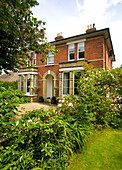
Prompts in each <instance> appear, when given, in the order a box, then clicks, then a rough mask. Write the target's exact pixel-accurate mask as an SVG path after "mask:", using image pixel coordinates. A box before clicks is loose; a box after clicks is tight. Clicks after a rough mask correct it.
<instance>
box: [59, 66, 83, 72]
mask: <svg viewBox="0 0 122 170" xmlns="http://www.w3.org/2000/svg"><path fill="white" fill-rule="evenodd" d="M73 70H84V67H70V68H60V69H59V71H60V72H61V71H73Z"/></svg>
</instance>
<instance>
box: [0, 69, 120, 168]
mask: <svg viewBox="0 0 122 170" xmlns="http://www.w3.org/2000/svg"><path fill="white" fill-rule="evenodd" d="M82 74H83V75H82V78H81V79H80V80H79V82H78V95H77V96H76V95H67V96H65V97H64V98H62V99H60V100H59V103H58V105H57V107H56V110H55V112H53V111H52V110H49V111H44V110H42V109H41V110H34V111H32V112H28V113H27V114H25V115H23V116H22V117H21V118H20V119H19V120H16V118H15V116H14V115H15V110H16V107H17V103H19V98H20V97H21V95H22V93H20V92H19V91H15V90H12V89H8V90H5V88H4V87H0V90H1V93H0V100H1V101H0V106H1V109H0V116H1V117H0V139H2V138H3V142H2V143H1V147H0V149H1V152H0V161H1V162H0V168H1V169H17V170H18V169H33V168H36V167H39V168H42V169H54V170H55V169H56V170H57V169H63V170H64V169H66V168H67V166H68V163H69V157H70V155H72V154H73V152H75V151H77V150H78V149H79V148H82V146H83V145H84V144H85V143H86V141H87V138H88V136H89V134H90V132H91V129H93V128H94V127H96V126H98V125H100V126H105V127H106V126H114V127H120V126H121V115H120V113H121V109H120V107H119V105H117V107H116V108H114V107H112V105H111V102H112V101H113V100H114V101H116V98H119V101H120V99H121V95H122V94H121V93H122V89H121V84H122V82H121V81H122V79H121V78H122V70H121V69H114V70H111V71H110V70H92V69H90V70H85V72H84V73H82ZM120 102H121V101H120Z"/></svg>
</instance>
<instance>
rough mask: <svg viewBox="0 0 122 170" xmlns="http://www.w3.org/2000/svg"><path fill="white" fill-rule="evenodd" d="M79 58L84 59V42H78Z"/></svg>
mask: <svg viewBox="0 0 122 170" xmlns="http://www.w3.org/2000/svg"><path fill="white" fill-rule="evenodd" d="M78 59H79V60H80V59H84V42H81V43H78Z"/></svg>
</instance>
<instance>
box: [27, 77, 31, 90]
mask: <svg viewBox="0 0 122 170" xmlns="http://www.w3.org/2000/svg"><path fill="white" fill-rule="evenodd" d="M27 93H30V75H27Z"/></svg>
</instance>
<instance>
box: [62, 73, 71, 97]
mask: <svg viewBox="0 0 122 170" xmlns="http://www.w3.org/2000/svg"><path fill="white" fill-rule="evenodd" d="M65 73H68V74H69V79H68V81H69V94H70V72H63V73H62V96H66V95H67V94H63V86H64V74H65Z"/></svg>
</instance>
